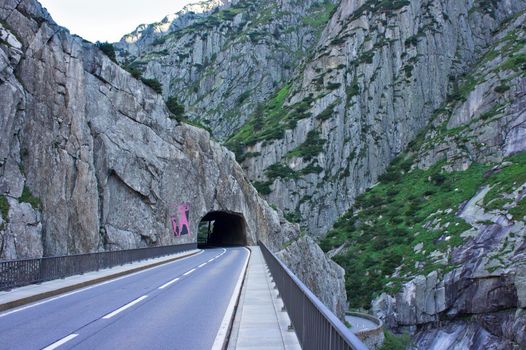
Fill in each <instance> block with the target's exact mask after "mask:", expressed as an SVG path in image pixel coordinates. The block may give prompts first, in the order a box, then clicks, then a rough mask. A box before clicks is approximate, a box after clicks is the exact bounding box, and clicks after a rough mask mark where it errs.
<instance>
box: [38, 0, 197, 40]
mask: <svg viewBox="0 0 526 350" xmlns="http://www.w3.org/2000/svg"><path fill="white" fill-rule="evenodd" d="M39 1H40V2H41V3H42V5H43V6H44V7H45V8H47V10H48V11H49V13H50V14H51V17H53V19H54V20H55V22H57V23H58V24H59V25H61V26H63V27H66V28H68V29H69V30H70V31H71V33H72V34H77V35H80V36H81V37H83V38H84V39H86V40H89V41H91V42H95V41H97V40H99V41H109V42H116V41H119V40H120V38H121V37H122V36H123V35H124V34H127V33H129V32H131V31H133V30H134V29H135V28H137V26H138V25H139V24H142V23H153V22H158V21H160V20H162V19H163V18H164V17H165V16H166V15H169V14H172V13H176V12H177V11H179V10H180V9H182V8H183V6H185V5H187V4H190V3H195V2H197V1H196V0H147V1H145V0H39Z"/></svg>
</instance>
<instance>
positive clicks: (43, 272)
mask: <svg viewBox="0 0 526 350" xmlns="http://www.w3.org/2000/svg"><path fill="white" fill-rule="evenodd" d="M196 248H197V243H189V244H180V245H171V246H162V247H150V248H139V249H127V250H118V251H110V252H100V253H90V254H79V255H68V256H56V257H47V258H40V259H25V260H7V261H0V290H9V289H11V288H15V287H22V286H27V285H29V284H35V283H41V282H45V281H51V280H55V279H60V278H64V277H68V276H74V275H80V274H83V273H85V272H90V271H98V270H100V269H105V268H110V267H114V266H119V265H124V264H127V263H131V262H136V261H140V260H145V259H150V258H158V257H161V256H165V255H170V254H175V253H181V252H184V251H187V250H191V249H196Z"/></svg>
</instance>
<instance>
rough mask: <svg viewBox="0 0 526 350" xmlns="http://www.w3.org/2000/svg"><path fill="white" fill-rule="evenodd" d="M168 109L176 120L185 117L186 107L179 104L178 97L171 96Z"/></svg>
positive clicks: (167, 104)
mask: <svg viewBox="0 0 526 350" xmlns="http://www.w3.org/2000/svg"><path fill="white" fill-rule="evenodd" d="M166 107H168V110H169V111H170V112H172V113H173V115H174V116H175V118H176V119H178V118H182V117H184V106H183V105H182V104H180V103H179V101H178V100H177V97H176V96H170V97H169V98H168V100H167V101H166Z"/></svg>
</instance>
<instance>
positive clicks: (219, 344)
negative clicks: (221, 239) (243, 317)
mask: <svg viewBox="0 0 526 350" xmlns="http://www.w3.org/2000/svg"><path fill="white" fill-rule="evenodd" d="M245 249H246V250H247V251H248V254H247V257H246V258H245V263H244V265H243V269H242V270H241V274H240V275H239V279H238V280H237V284H236V287H235V288H234V292H233V293H232V297H231V298H230V303H229V304H228V307H227V309H226V311H225V316H224V317H223V321H222V322H221V326H220V327H219V330H218V331H217V335H216V339H215V340H214V345H212V350H221V349H223V347H224V345H225V339H226V336H227V333H228V328H229V326H230V321H231V320H232V317H233V316H234V315H233V314H234V308H235V307H236V303H237V300H238V298H239V293H240V292H241V285H242V284H243V279H244V278H245V271H246V269H247V266H248V259H249V258H250V254H251V252H250V250H249V249H247V248H245ZM225 252H226V249H225ZM223 254H224V253H223Z"/></svg>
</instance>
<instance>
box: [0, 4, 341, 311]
mask: <svg viewBox="0 0 526 350" xmlns="http://www.w3.org/2000/svg"><path fill="white" fill-rule="evenodd" d="M0 110H1V113H0V125H1V127H0V214H1V215H0V258H1V259H14V258H33V257H41V256H43V255H44V256H50V255H60V254H76V253H88V252H96V251H101V250H112V249H126V248H137V247H145V246H154V245H166V244H174V243H185V242H188V241H194V242H195V240H196V236H195V235H190V236H181V237H175V236H174V234H173V232H172V227H171V222H170V215H172V214H173V213H172V210H173V207H174V206H177V205H179V204H180V203H188V204H189V206H190V217H189V224H190V231H191V232H194V233H195V232H197V226H198V224H199V222H200V220H201V218H202V217H203V216H204V215H205V214H206V213H208V212H210V211H217V210H221V211H225V212H228V213H232V214H236V215H239V216H241V217H243V219H244V221H245V226H246V234H247V240H248V243H249V244H254V243H256V241H257V240H258V239H259V240H261V241H263V242H266V243H267V244H268V245H269V246H270V247H271V249H273V250H274V251H279V250H281V249H282V247H283V246H285V245H290V246H296V245H298V247H299V248H298V249H299V250H300V251H301V252H302V254H301V255H299V254H298V255H294V256H288V252H287V251H284V252H282V254H283V255H284V256H287V257H288V259H290V260H291V261H292V262H295V263H296V264H300V265H307V266H310V268H309V269H308V270H309V271H308V272H305V273H303V270H298V271H297V272H298V275H299V276H300V278H302V279H303V280H304V281H305V282H306V283H307V284H308V285H309V286H310V287H311V288H312V289H313V290H314V291H315V293H316V294H318V295H319V296H320V298H321V299H322V300H323V301H324V302H325V303H326V304H327V305H328V306H329V307H330V308H332V309H333V310H334V311H335V312H337V313H338V314H339V315H340V316H341V315H342V312H343V309H344V307H345V291H344V289H343V272H342V269H341V268H340V267H338V266H337V265H336V264H335V263H333V262H331V261H329V260H327V259H326V258H325V256H324V254H323V252H321V250H320V249H319V247H317V246H316V244H315V243H314V242H313V241H312V240H311V239H309V238H308V237H303V238H302V237H300V233H299V230H298V227H297V226H294V225H291V224H290V223H288V222H286V221H285V220H284V219H283V218H282V217H280V216H279V214H278V213H277V212H276V211H275V210H273V209H272V208H270V207H269V206H268V204H267V203H266V202H265V201H264V200H263V199H261V198H260V197H259V196H258V194H257V192H256V191H255V189H254V188H253V187H252V185H251V184H250V183H249V182H248V180H247V179H246V177H245V175H244V173H243V171H242V169H241V168H240V166H239V165H238V164H237V163H236V162H235V159H234V156H233V154H232V153H231V152H229V151H228V150H227V149H225V148H224V147H222V146H220V145H219V144H218V143H216V142H214V141H212V140H211V139H210V136H209V134H208V133H207V132H206V131H204V130H201V129H198V128H195V127H192V126H189V125H186V124H182V123H179V122H178V121H176V120H175V119H174V118H173V116H172V115H171V114H170V113H169V112H168V110H167V107H166V105H165V103H164V101H163V99H162V96H160V95H158V94H157V93H156V92H155V91H154V90H152V89H151V88H150V87H148V86H146V85H144V84H143V83H142V82H141V81H139V80H137V79H135V78H133V77H132V75H130V74H129V73H128V72H126V71H125V70H124V69H122V68H121V67H120V66H119V65H117V64H116V63H114V62H113V61H112V60H110V59H109V58H108V57H107V56H105V55H104V54H103V53H102V52H101V51H100V50H99V49H98V48H97V47H96V46H94V45H92V44H90V43H88V42H85V41H83V40H82V39H81V38H80V37H75V36H72V35H70V34H69V32H68V31H67V30H66V29H64V28H62V27H59V26H57V25H56V24H55V23H54V22H53V20H52V19H51V18H50V16H49V14H48V13H47V12H46V11H45V10H44V9H43V8H42V7H41V6H40V4H39V3H38V2H36V1H34V0H16V1H15V0H8V1H2V2H0ZM305 247H306V248H305ZM303 259H307V260H305V261H303V262H300V261H301V260H303ZM322 271H323V274H326V272H327V271H328V272H329V273H328V274H326V276H328V277H330V278H326V279H313V278H312V274H318V275H321V274H322Z"/></svg>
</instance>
